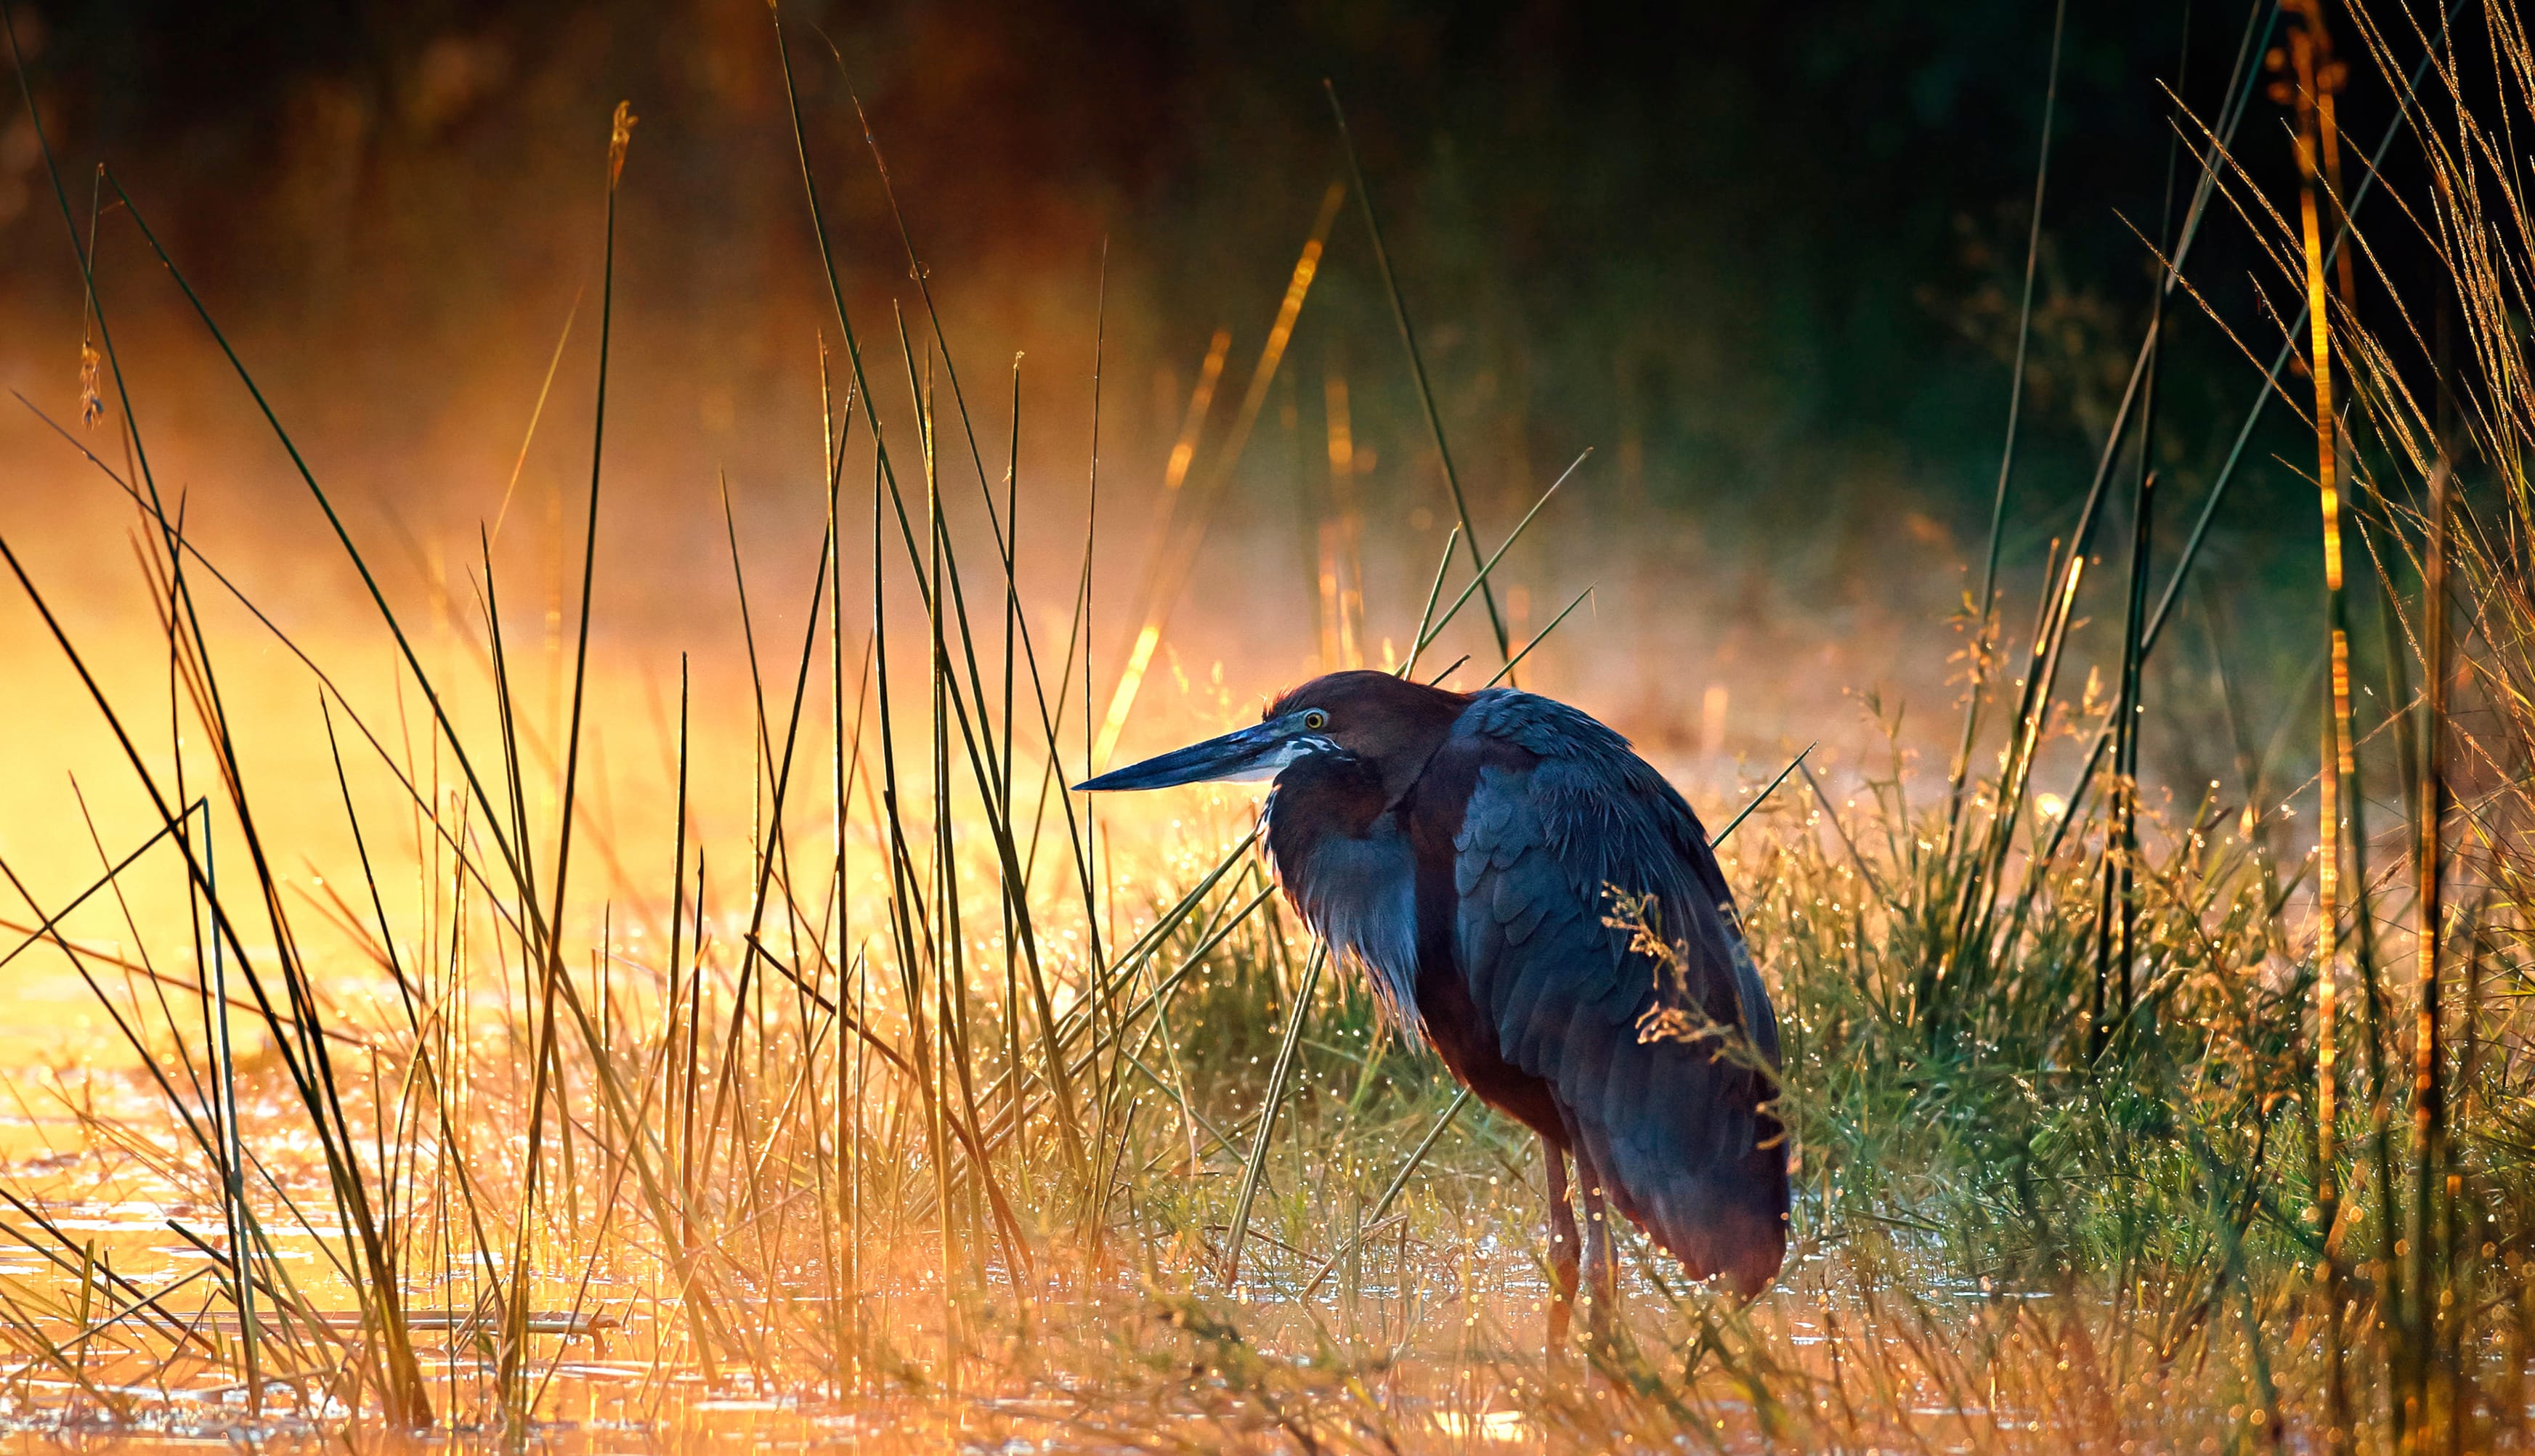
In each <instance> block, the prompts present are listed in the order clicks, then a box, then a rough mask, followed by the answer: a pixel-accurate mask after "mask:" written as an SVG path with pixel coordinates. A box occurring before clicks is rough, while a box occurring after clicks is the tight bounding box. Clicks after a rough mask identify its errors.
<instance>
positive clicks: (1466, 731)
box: [1080, 672, 1787, 1348]
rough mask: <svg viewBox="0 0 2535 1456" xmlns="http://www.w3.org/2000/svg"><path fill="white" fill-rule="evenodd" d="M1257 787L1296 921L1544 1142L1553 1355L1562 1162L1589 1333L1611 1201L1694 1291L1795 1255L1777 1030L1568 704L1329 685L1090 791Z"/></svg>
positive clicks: (1674, 797) (1094, 784)
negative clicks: (1625, 912)
mask: <svg viewBox="0 0 2535 1456" xmlns="http://www.w3.org/2000/svg"><path fill="white" fill-rule="evenodd" d="M1271 777H1272V778H1273V779H1274V781H1275V786H1274V788H1273V790H1272V791H1271V792H1270V793H1269V794H1268V807H1267V810H1266V816H1265V830H1266V840H1267V845H1268V857H1269V858H1270V860H1272V861H1273V863H1274V865H1275V869H1276V878H1277V880H1278V881H1279V882H1280V883H1281V884H1282V885H1283V886H1284V890H1285V894H1286V896H1287V897H1288V898H1289V899H1290V900H1291V901H1292V903H1293V905H1294V907H1295V909H1296V910H1297V911H1298V912H1299V913H1300V914H1301V915H1302V916H1303V918H1304V919H1305V920H1306V921H1308V922H1309V923H1310V925H1311V927H1312V929H1313V931H1314V932H1315V933H1316V934H1318V935H1319V936H1320V937H1321V938H1322V939H1323V940H1326V941H1327V942H1328V943H1329V946H1330V948H1331V950H1332V951H1335V952H1353V955H1354V957H1355V959H1356V960H1358V961H1359V962H1361V963H1362V965H1363V966H1364V968H1365V970H1366V972H1367V973H1368V975H1369V977H1370V980H1371V982H1372V987H1373V991H1374V993H1375V995H1376V997H1377V998H1378V999H1379V1001H1381V1003H1382V1005H1383V1006H1384V1008H1385V1009H1386V1010H1387V1012H1388V1013H1389V1015H1390V1016H1391V1019H1392V1020H1393V1021H1394V1023H1395V1024H1396V1025H1398V1026H1399V1027H1400V1028H1401V1029H1402V1031H1403V1032H1405V1033H1406V1034H1407V1035H1410V1036H1412V1037H1414V1036H1423V1037H1424V1038H1425V1040H1426V1041H1427V1042H1428V1043H1429V1044H1430V1045H1431V1046H1433V1047H1434V1049H1435V1051H1436V1052H1437V1053H1438V1054H1439V1055H1441V1056H1442V1057H1443V1059H1444V1062H1445V1064H1446V1065H1447V1066H1449V1067H1450V1068H1452V1071H1453V1075H1454V1076H1456V1077H1458V1078H1459V1079H1460V1080H1461V1082H1462V1083H1463V1084H1464V1085H1466V1086H1467V1087H1469V1089H1470V1090H1471V1091H1472V1092H1474V1093H1476V1094H1477V1095H1478V1096H1479V1098H1480V1099H1481V1100H1483V1101H1485V1102H1486V1103H1488V1104H1489V1105H1490V1106H1492V1107H1494V1108H1497V1109H1498V1110H1500V1111H1502V1112H1504V1113H1506V1114H1508V1115H1510V1116H1512V1117H1514V1118H1515V1119H1518V1120H1519V1121H1521V1122H1523V1123H1525V1124H1526V1125H1528V1126H1529V1127H1530V1128H1531V1129H1532V1130H1533V1131H1535V1132H1537V1133H1538V1134H1539V1135H1540V1141H1541V1153H1542V1160H1543V1162H1544V1163H1545V1164H1546V1165H1547V1170H1548V1182H1549V1217H1550V1266H1551V1272H1552V1275H1553V1279H1554V1281H1555V1286H1556V1288H1555V1296H1556V1298H1555V1302H1554V1303H1553V1304H1552V1306H1551V1310H1550V1334H1551V1340H1552V1343H1553V1348H1555V1346H1556V1345H1557V1344H1560V1343H1563V1341H1564V1338H1565V1331H1566V1327H1567V1324H1568V1319H1569V1309H1570V1307H1571V1302H1572V1301H1573V1299H1574V1297H1575V1295H1576V1292H1577V1226H1576V1216H1575V1213H1574V1211H1573V1210H1572V1209H1570V1208H1569V1207H1568V1202H1567V1164H1566V1160H1567V1158H1568V1157H1570V1156H1573V1157H1574V1158H1575V1160H1576V1166H1577V1184H1578V1185H1579V1187H1580V1188H1581V1191H1582V1195H1583V1201H1584V1209H1585V1222H1584V1245H1585V1246H1584V1258H1585V1264H1586V1267H1587V1269H1588V1270H1589V1271H1590V1274H1591V1277H1592V1280H1593V1293H1594V1295H1595V1303H1594V1304H1593V1305H1592V1306H1590V1308H1591V1312H1592V1314H1593V1315H1594V1322H1595V1323H1596V1324H1597V1325H1598V1324H1599V1323H1600V1320H1601V1318H1602V1317H1603V1315H1604V1312H1605V1311H1607V1310H1608V1308H1609V1307H1610V1300H1611V1295H1612V1290H1613V1285H1614V1280H1615V1276H1616V1272H1617V1271H1616V1265H1615V1261H1614V1259H1613V1255H1612V1251H1611V1242H1610V1235H1609V1231H1608V1229H1607V1228H1606V1226H1605V1224H1604V1221H1603V1209H1604V1206H1605V1203H1606V1201H1607V1203H1608V1204H1609V1205H1610V1206H1611V1207H1614V1208H1616V1209H1617V1210H1618V1211H1619V1212H1620V1213H1623V1214H1626V1215H1628V1216H1629V1217H1630V1218H1631V1219H1633V1220H1635V1221H1636V1222H1637V1224H1638V1227H1640V1228H1642V1229H1644V1230H1645V1231H1646V1233H1648V1234H1649V1235H1651V1236H1652V1237H1653V1238H1654V1240H1655V1242H1656V1243H1658V1244H1662V1245H1663V1246H1664V1247H1665V1248H1667V1249H1669V1250H1671V1252H1672V1253H1673V1255H1674V1256H1675V1257H1676V1258H1678V1259H1680V1260H1681V1262H1682V1264H1683V1265H1684V1266H1685V1267H1686V1268H1687V1269H1688V1270H1689V1272H1690V1274H1691V1275H1692V1277H1693V1278H1697V1279H1706V1278H1711V1277H1714V1278H1721V1279H1722V1280H1723V1281H1724V1282H1725V1283H1726V1284H1727V1285H1728V1286H1730V1287H1731V1288H1732V1289H1733V1290H1734V1291H1735V1292H1736V1293H1738V1294H1740V1295H1742V1296H1743V1297H1745V1298H1749V1297H1751V1296H1753V1295H1756V1294H1758V1293H1759V1292H1760V1290H1761V1288H1762V1286H1763V1285H1765V1284H1767V1283H1768V1282H1769V1280H1770V1279H1771V1278H1772V1277H1773V1276H1775V1275H1776V1273H1777V1272H1778V1265H1779V1263H1780V1261H1781V1260H1782V1259H1783V1258H1784V1256H1785V1252H1786V1244H1787V1228H1786V1219H1787V1154H1786V1148H1785V1146H1784V1140H1785V1139H1784V1135H1783V1129H1782V1128H1781V1126H1780V1124H1779V1122H1778V1119H1777V1117H1776V1116H1775V1114H1774V1111H1773V1109H1772V1107H1771V1097H1772V1090H1773V1082H1774V1080H1775V1068H1776V1066H1777V1062H1778V1026H1777V1016H1776V1013H1775V1012H1774V1011H1772V1010H1771V1008H1770V1006H1769V999H1768V994H1767V992H1766V991H1764V990H1763V989H1762V985H1761V978H1760V975H1759V973H1758V972H1757V971H1756V970H1755V969H1754V967H1753V964H1752V956H1751V952H1750V951H1749V950H1748V949H1747V948H1746V947H1745V945H1744V942H1743V934H1742V928H1741V925H1740V922H1739V921H1738V919H1737V918H1736V915H1735V911H1734V899H1733V895H1732V894H1731V892H1729V891H1728V890H1727V889H1726V887H1725V880H1724V877H1723V876H1722V875H1721V874H1720V873H1719V872H1718V870H1717V866H1716V859H1715V856H1714V855H1712V854H1711V853H1710V852H1709V850H1708V844H1707V832H1706V830H1705V829H1704V828H1702V827H1701V826H1700V822H1699V817H1698V816H1697V815H1695V814H1693V813H1692V812H1691V809H1690V806H1689V805H1688V804H1687V803H1685V802H1683V800H1682V797H1681V795H1680V794H1679V793H1678V792H1676V791H1675V790H1674V789H1673V787H1672V785H1670V784H1669V783H1666V782H1665V781H1664V779H1663V776H1662V775H1661V774H1658V773H1657V772H1655V770H1654V769H1653V768H1651V767H1649V766H1648V765H1647V763H1646V762H1645V760H1644V759H1642V758H1638V756H1637V754H1636V753H1635V752H1634V751H1632V750H1631V749H1630V747H1629V743H1628V740H1626V739H1624V738H1622V737H1621V736H1620V735H1619V734H1617V733H1614V732H1613V731H1611V730H1610V729H1609V728H1607V727H1604V726H1603V725H1602V724H1601V723H1599V722H1596V721H1595V720H1594V719H1592V718H1590V717H1588V716H1586V715H1585V714H1583V713H1581V712H1578V711H1577V710H1576V709H1575V708H1572V707H1569V706H1567V705H1565V704H1564V703H1559V702H1553V701H1551V700H1550V699H1549V698H1540V697H1536V696H1534V695H1532V694H1529V693H1519V692H1515V691H1512V690H1508V689H1490V690H1487V691H1484V692H1480V693H1472V694H1463V693H1453V692H1450V691H1448V690H1445V689H1442V688H1435V687H1427V686H1424V685H1421V684H1418V683H1414V682H1410V681H1407V680H1405V679H1402V678H1396V677H1393V676H1391V675H1390V674H1388V673H1379V672H1338V673H1330V674H1329V675H1328V676H1326V677H1321V678H1316V679H1314V680H1313V681H1311V682H1309V683H1306V684H1304V685H1303V686H1302V687H1300V688H1297V689H1295V690H1294V691H1292V692H1290V693H1288V694H1286V695H1285V696H1284V697H1282V698H1278V699H1277V700H1276V701H1275V702H1274V703H1273V704H1271V705H1270V706H1269V707H1268V710H1267V712H1266V714H1265V715H1264V716H1263V718H1262V721H1261V722H1260V723H1259V725H1258V726H1257V727H1255V728H1243V729H1240V730H1238V731H1236V732H1232V733H1227V734H1224V735H1223V736H1222V737H1219V738H1214V739H1209V740H1207V741H1206V742H1205V743H1200V744H1195V745H1192V746H1191V747H1188V748H1184V749H1180V750H1178V751H1177V752H1174V753H1168V754H1164V755H1162V756H1160V757H1159V758H1148V759H1146V760H1144V762H1142V763H1137V764H1134V765H1132V766H1130V767H1126V768H1120V769H1116V770H1114V771H1112V772H1109V773H1105V774H1102V775H1101V776H1099V777H1097V778H1094V779H1092V780H1090V781H1089V782H1088V783H1085V784H1082V785H1081V786H1080V787H1082V788H1086V789H1159V788H1168V787H1170V786H1172V785H1175V784H1191V783H1202V782H1206V781H1210V780H1226V779H1249V780H1256V779H1266V778H1271ZM1615 893H1616V894H1622V895H1627V896H1630V897H1632V898H1638V897H1649V898H1646V899H1645V900H1644V901H1643V903H1645V904H1648V905H1650V906H1651V909H1652V914H1651V915H1649V916H1647V917H1645V921H1644V923H1645V924H1647V925H1648V926H1650V927H1653V928H1655V929H1656V931H1657V933H1658V934H1659V936H1660V937H1661V938H1662V940H1664V941H1666V942H1669V944H1670V945H1671V947H1672V952H1671V953H1670V954H1669V955H1665V956H1662V957H1660V958H1658V957H1656V956H1655V955H1653V954H1651V953H1647V952H1644V951H1641V950H1639V949H1638V948H1635V947H1634V946H1633V944H1632V941H1633V939H1635V938H1634V936H1633V933H1632V932H1631V931H1630V930H1628V929H1625V928H1615V927H1613V926H1611V925H1608V924H1606V920H1607V919H1610V918H1614V917H1612V916H1611V914H1610V907H1611V897H1612V896H1613V895H1614V894H1615ZM1685 1002H1695V1006H1694V1005H1690V1004H1685ZM1658 1012H1669V1013H1672V1014H1667V1015H1662V1016H1658V1014H1657V1013H1658ZM1659 1027H1660V1028H1670V1029H1671V1030H1670V1032H1669V1034H1663V1033H1655V1034H1650V1032H1651V1031H1652V1030H1653V1029H1655V1028H1659ZM1684 1028H1687V1030H1685V1029H1684ZM1755 1054H1757V1055H1755ZM1764 1063H1765V1064H1764Z"/></svg>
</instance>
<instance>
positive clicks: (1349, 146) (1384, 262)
mask: <svg viewBox="0 0 2535 1456" xmlns="http://www.w3.org/2000/svg"><path fill="white" fill-rule="evenodd" d="M1321 90H1322V91H1323V92H1324V93H1325V94H1327V95H1328V97H1329V118H1330V120H1332V121H1334V122H1336V123H1337V129H1338V146H1339V149H1340V150H1341V151H1343V152H1345V153H1346V163H1347V180H1348V181H1349V182H1351V183H1352V184H1354V187H1355V200H1356V206H1357V208H1358V209H1359V210H1360V211H1361V212H1363V213H1364V230H1365V233H1366V235H1367V237H1368V238H1370V239H1371V241H1372V243H1373V261H1374V267H1375V268H1376V269H1378V270H1380V271H1381V273H1382V288H1383V292H1384V294H1385V295H1386V296H1388V297H1389V298H1390V300H1391V320H1392V321H1393V322H1394V323H1396V324H1397V325H1398V326H1399V343H1400V346H1401V347H1402V348H1404V349H1406V350H1407V351H1408V373H1409V376H1410V378H1411V379H1413V380H1414V381H1415V382H1416V385H1417V402H1418V404H1419V405H1420V406H1421V407H1422V408H1423V409H1424V411H1425V415H1426V430H1427V433H1428V434H1429V435H1430V436H1432V437H1433V439H1434V441H1435V455H1436V459H1437V460H1438V462H1439V463H1440V464H1441V465H1442V466H1443V470H1444V484H1445V487H1446V488H1447V489H1448V490H1450V491H1451V492H1452V496H1453V514H1454V516H1456V517H1457V518H1458V520H1459V521H1460V525H1461V541H1462V544H1463V545H1465V546H1467V547H1468V548H1469V553H1470V565H1471V567H1472V568H1473V569H1475V570H1477V571H1478V572H1479V573H1480V574H1481V576H1480V582H1481V584H1480V586H1479V597H1480V600H1481V601H1482V602H1484V603H1485V604H1486V606H1487V609H1488V626H1489V628H1490V629H1491V630H1492V631H1494V633H1495V634H1496V641H1497V656H1498V657H1499V658H1500V659H1503V660H1506V661H1508V662H1511V661H1512V659H1513V657H1514V638H1513V637H1511V636H1509V635H1508V634H1507V631H1506V619H1505V613H1504V612H1503V611H1500V610H1499V609H1498V607H1497V594H1496V588H1495V587H1493V586H1489V585H1487V584H1486V576H1485V573H1486V568H1484V567H1482V566H1480V562H1479V556H1480V551H1479V528H1478V526H1477V525H1475V524H1473V523H1472V522H1471V519H1470V502H1469V498H1468V497H1467V496H1466V495H1464V494H1463V493H1462V491H1461V474H1460V472H1459V471H1458V470H1455V469H1454V468H1453V449H1452V446H1451V445H1450V444H1449V443H1448V442H1447V441H1446V439H1445V438H1444V415H1443V412H1442V411H1441V410H1439V409H1437V408H1436V407H1435V387H1434V385H1433V383H1432V382H1431V381H1429V380H1428V379H1427V377H1426V356H1425V355H1424V354H1423V353H1421V352H1420V351H1419V350H1418V347H1417V330H1416V328H1415V327H1414V326H1413V325H1411V324H1410V323H1409V321H1408V300H1407V298H1406V296H1405V295H1403V294H1402V293H1401V292H1400V291H1399V276H1398V274H1397V273H1394V272H1393V271H1392V270H1391V249H1390V248H1389V247H1388V246H1387V245H1386V244H1385V243H1384V242H1383V238H1382V220H1381V218H1380V217H1378V216H1376V215H1375V213H1374V210H1373V189H1372V188H1371V187H1369V186H1367V185H1366V184H1365V180H1364V163H1363V162H1362V161H1361V160H1360V159H1359V158H1358V157H1357V156H1356V151H1355V133H1354V132H1352V131H1350V130H1348V128H1347V120H1346V108H1345V107H1343V106H1341V105H1339V104H1338V89H1337V86H1336V84H1335V83H1333V82H1331V81H1329V79H1328V78H1326V77H1324V78H1322V81H1321Z"/></svg>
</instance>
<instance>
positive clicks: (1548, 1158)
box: [1540, 1136, 1582, 1365]
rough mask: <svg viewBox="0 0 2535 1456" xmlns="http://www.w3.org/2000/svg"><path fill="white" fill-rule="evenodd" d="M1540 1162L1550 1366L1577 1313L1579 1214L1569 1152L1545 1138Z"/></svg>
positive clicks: (1579, 1161) (1578, 1162)
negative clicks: (1544, 1172)
mask: <svg viewBox="0 0 2535 1456" xmlns="http://www.w3.org/2000/svg"><path fill="white" fill-rule="evenodd" d="M1540 1161H1541V1163H1542V1165H1543V1166H1544V1167H1546V1168H1547V1169H1548V1172H1549V1362H1550V1364H1551V1365H1557V1363H1558V1353H1559V1352H1560V1351H1562V1350H1564V1349H1566V1348H1567V1327H1568V1322H1569V1321H1570V1320H1571V1319H1572V1318H1573V1317H1574V1316H1575V1311H1576V1246H1577V1245H1576V1210H1575V1209H1573V1208H1571V1207H1569V1206H1568V1203H1567V1149H1565V1148H1564V1147H1561V1146H1560V1145H1559V1144H1557V1143H1555V1142H1552V1141H1551V1140H1550V1139H1549V1138H1548V1137H1546V1136H1544V1137H1542V1138H1541V1139H1540ZM1577 1166H1578V1167H1581V1166H1582V1159H1581V1157H1580V1156H1579V1157H1578V1159H1577Z"/></svg>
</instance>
